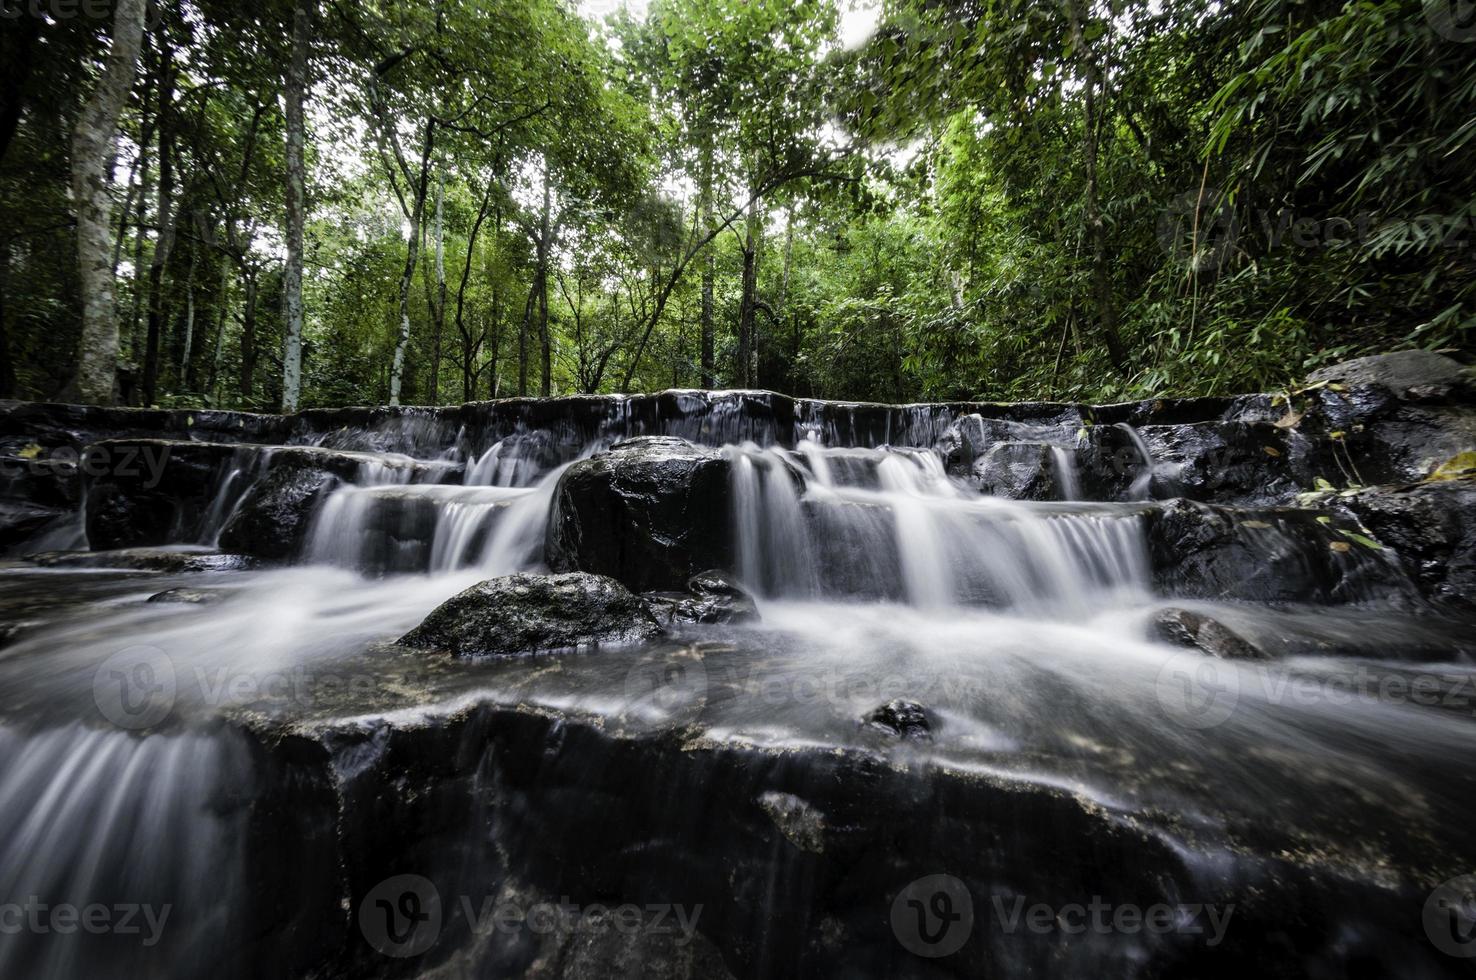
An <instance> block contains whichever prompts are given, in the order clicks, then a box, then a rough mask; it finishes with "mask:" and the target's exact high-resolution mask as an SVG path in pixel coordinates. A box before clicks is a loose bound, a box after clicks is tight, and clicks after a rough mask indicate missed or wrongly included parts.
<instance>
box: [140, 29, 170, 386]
mask: <svg viewBox="0 0 1476 980" xmlns="http://www.w3.org/2000/svg"><path fill="white" fill-rule="evenodd" d="M174 79H175V70H174V53H173V51H172V50H171V49H170V47H169V44H168V42H167V41H166V42H163V43H161V44H160V46H159V208H158V222H159V237H158V239H157V240H156V241H155V242H154V255H153V258H152V259H151V260H150V261H149V330H148V340H147V343H146V346H145V350H144V365H143V385H142V393H141V400H142V403H143V404H144V405H152V404H154V399H155V396H156V395H157V393H158V384H159V345H160V342H161V340H162V335H163V331H164V320H165V309H164V270H165V269H166V268H168V266H169V255H170V253H171V252H173V251H174V228H175V220H176V219H177V217H178V215H176V213H175V209H174V119H173V116H174V106H173V102H174Z"/></svg>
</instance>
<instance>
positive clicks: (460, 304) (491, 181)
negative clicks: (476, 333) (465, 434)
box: [456, 167, 497, 401]
mask: <svg viewBox="0 0 1476 980" xmlns="http://www.w3.org/2000/svg"><path fill="white" fill-rule="evenodd" d="M496 169H497V168H495V167H494V168H493V173H492V174H491V175H489V176H488V177H487V189H486V190H485V191H484V192H483V194H482V203H481V204H480V205H479V206H478V208H477V219H476V221H474V222H472V228H471V234H470V235H468V236H467V239H466V261H465V262H464V263H462V266H461V281H460V282H459V283H457V286H456V333H457V335H459V336H460V337H461V354H462V360H461V396H462V398H463V399H464V400H465V401H471V400H472V399H473V398H475V397H476V380H477V367H476V365H477V358H478V357H479V356H480V355H481V352H482V345H481V339H480V337H479V338H478V339H477V340H476V341H475V342H474V341H473V340H472V335H471V331H470V330H468V329H467V327H466V285H467V283H468V282H470V281H471V270H472V261H473V259H474V258H475V256H476V254H477V236H478V235H480V234H481V232H482V223H483V222H485V221H486V220H487V211H488V209H489V207H490V205H491V203H492V192H493V188H494V187H496V184H497V176H496ZM493 244H494V245H495V244H496V243H495V242H494V243H493ZM494 307H495V300H494ZM496 356H497V355H496V353H495V352H494V354H493V359H494V362H495V360H496Z"/></svg>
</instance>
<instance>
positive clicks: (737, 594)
mask: <svg viewBox="0 0 1476 980" xmlns="http://www.w3.org/2000/svg"><path fill="white" fill-rule="evenodd" d="M641 599H642V601H644V602H645V603H646V608H647V609H649V610H650V611H651V614H652V615H653V616H655V617H656V619H657V620H658V621H660V622H662V623H665V624H673V623H747V622H752V621H753V620H756V619H758V618H759V614H758V607H757V606H756V605H755V604H754V601H753V596H751V595H750V594H749V593H748V590H747V589H745V588H743V586H741V585H739V584H738V582H737V580H736V579H734V578H733V577H732V576H731V575H729V574H727V573H726V572H721V571H717V570H712V571H707V572H701V573H699V574H697V575H693V576H692V578H691V579H690V580H688V582H687V591H686V592H646V593H644V594H642V595H641Z"/></svg>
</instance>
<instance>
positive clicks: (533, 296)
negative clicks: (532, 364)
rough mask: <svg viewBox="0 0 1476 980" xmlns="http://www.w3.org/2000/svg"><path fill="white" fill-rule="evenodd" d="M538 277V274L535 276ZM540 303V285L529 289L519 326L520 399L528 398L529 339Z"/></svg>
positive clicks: (533, 285) (531, 286)
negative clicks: (537, 304) (535, 312)
mask: <svg viewBox="0 0 1476 980" xmlns="http://www.w3.org/2000/svg"><path fill="white" fill-rule="evenodd" d="M535 276H536V274H535ZM537 302H538V283H537V282H536V281H535V282H534V283H533V284H532V285H530V286H529V287H528V301H527V302H526V303H524V304H523V320H522V322H521V323H520V324H518V397H519V398H526V397H528V337H529V335H530V333H531V332H532V329H533V307H534V305H535V304H536V303H537Z"/></svg>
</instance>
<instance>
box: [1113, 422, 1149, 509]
mask: <svg viewBox="0 0 1476 980" xmlns="http://www.w3.org/2000/svg"><path fill="white" fill-rule="evenodd" d="M1115 428H1117V429H1120V430H1121V431H1122V432H1123V433H1125V434H1126V435H1127V437H1128V441H1129V442H1131V443H1132V444H1133V449H1135V450H1137V453H1138V459H1139V461H1140V462H1141V463H1142V468H1141V469H1140V470H1138V472H1137V473H1136V474H1134V475H1133V482H1132V484H1131V485H1130V486H1129V487H1128V499H1129V500H1147V499H1148V491H1149V489H1150V485H1151V484H1152V482H1153V453H1152V451H1151V450H1149V448H1148V443H1146V442H1144V441H1143V436H1142V435H1141V434H1140V433H1139V432H1138V430H1137V429H1135V428H1133V427H1132V426H1131V425H1128V424H1127V423H1126V422H1118V423H1117V425H1116V426H1115Z"/></svg>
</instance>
